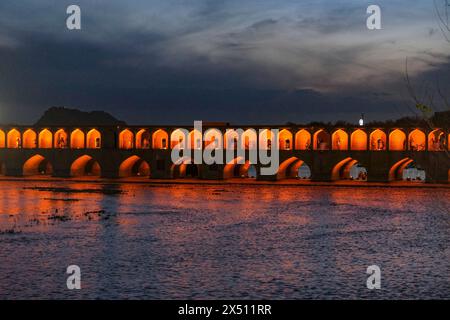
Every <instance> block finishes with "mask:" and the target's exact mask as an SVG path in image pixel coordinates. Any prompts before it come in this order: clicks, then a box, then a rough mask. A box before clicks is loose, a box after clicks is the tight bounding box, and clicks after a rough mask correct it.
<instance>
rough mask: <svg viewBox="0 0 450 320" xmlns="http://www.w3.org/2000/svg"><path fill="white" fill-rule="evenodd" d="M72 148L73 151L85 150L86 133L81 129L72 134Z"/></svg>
mask: <svg viewBox="0 0 450 320" xmlns="http://www.w3.org/2000/svg"><path fill="white" fill-rule="evenodd" d="M70 147H71V148H72V149H83V148H84V132H83V131H81V130H80V129H75V130H73V131H72V133H71V134H70Z"/></svg>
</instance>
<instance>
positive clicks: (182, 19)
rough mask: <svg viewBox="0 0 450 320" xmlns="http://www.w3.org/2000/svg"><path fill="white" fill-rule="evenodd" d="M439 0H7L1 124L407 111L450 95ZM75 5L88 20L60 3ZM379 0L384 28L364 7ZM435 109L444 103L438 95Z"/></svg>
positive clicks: (0, 24)
mask: <svg viewBox="0 0 450 320" xmlns="http://www.w3.org/2000/svg"><path fill="white" fill-rule="evenodd" d="M433 1H436V2H437V4H438V7H439V8H440V2H442V1H445V0H417V1H410V0H409V1H406V0H389V1H387V0H386V1H384V0H383V1H381V0H380V1H376V0H373V1H364V0H359V1H357V0H354V1H351V0H334V1H331V0H328V1H325V0H313V1H303V0H297V1H293V0H220V1H219V0H184V1H181V0H179V1H174V0H164V1H163V0H160V1H152V0H145V1H144V0H127V1H122V0H107V1H104V0H89V1H87V0H71V1H65V0H35V1H31V0H18V1H2V2H0V123H20V124H28V123H30V124H31V123H33V122H35V121H36V120H37V119H38V118H39V116H40V115H41V114H42V113H43V112H44V111H45V110H46V109H47V108H49V107H51V106H65V107H69V108H77V109H81V110H86V111H92V110H104V111H107V112H109V113H111V114H112V115H114V116H115V117H117V118H119V119H121V120H124V121H126V122H128V123H131V124H158V123H159V124H190V123H192V121H194V120H203V121H225V122H231V123H234V124H240V123H242V124H248V123H254V124H266V123H267V124H271V123H278V124H283V123H286V122H295V123H306V122H309V121H337V120H345V121H349V122H355V123H356V122H357V120H358V119H359V117H360V115H361V113H364V114H365V118H366V119H367V120H369V121H370V120H380V119H392V118H394V119H395V118H399V117H401V116H408V115H411V114H412V112H413V111H412V109H413V108H412V107H413V104H412V102H411V99H410V96H409V94H408V93H407V90H406V84H405V79H404V78H405V65H406V61H408V71H409V75H410V78H411V82H412V83H413V85H414V86H415V88H416V90H417V92H418V93H419V94H421V93H423V92H425V91H426V90H427V88H428V87H432V88H435V87H436V86H439V87H440V88H441V91H442V92H449V93H450V72H449V71H450V59H449V58H450V43H449V42H447V41H446V40H445V37H444V35H443V33H442V32H441V29H440V27H439V19H438V18H437V15H436V10H435V9H436V7H435V4H434V2H433ZM71 4H76V5H78V6H79V7H80V8H81V30H68V29H67V27H66V19H67V17H68V15H67V14H66V9H67V7H68V6H69V5H71ZM370 4H375V5H379V6H380V8H381V26H382V29H381V30H368V29H367V27H366V19H367V17H368V16H369V14H367V12H366V10H367V7H368V6H369V5H370ZM436 108H437V109H439V108H441V106H439V104H437V107H436Z"/></svg>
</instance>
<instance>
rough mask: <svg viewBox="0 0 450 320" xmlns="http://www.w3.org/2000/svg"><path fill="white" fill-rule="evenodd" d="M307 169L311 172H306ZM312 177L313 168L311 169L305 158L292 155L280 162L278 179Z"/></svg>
mask: <svg viewBox="0 0 450 320" xmlns="http://www.w3.org/2000/svg"><path fill="white" fill-rule="evenodd" d="M300 169H301V171H300ZM305 170H308V171H309V173H308V174H305V173H306V172H305ZM310 177H311V170H310V169H309V166H308V165H307V164H306V163H305V162H304V161H303V160H300V159H299V158H297V157H291V158H289V159H287V160H285V161H283V162H282V163H281V164H280V166H279V168H278V172H277V180H281V179H287V178H301V179H309V178H310Z"/></svg>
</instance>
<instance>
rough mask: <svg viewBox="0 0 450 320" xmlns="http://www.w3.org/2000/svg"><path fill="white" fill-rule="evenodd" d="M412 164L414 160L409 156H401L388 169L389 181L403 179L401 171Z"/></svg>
mask: <svg viewBox="0 0 450 320" xmlns="http://www.w3.org/2000/svg"><path fill="white" fill-rule="evenodd" d="M413 164H414V160H413V159H411V158H403V159H402V160H400V161H397V162H396V163H395V164H394V165H393V166H392V167H391V169H390V170H389V181H394V180H403V171H404V170H405V169H406V168H407V167H408V166H411V165H413Z"/></svg>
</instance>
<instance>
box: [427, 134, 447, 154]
mask: <svg viewBox="0 0 450 320" xmlns="http://www.w3.org/2000/svg"><path fill="white" fill-rule="evenodd" d="M445 144H446V141H445V133H444V131H442V130H441V129H436V130H433V131H432V132H430V134H429V135H428V150H429V151H443V150H445Z"/></svg>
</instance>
